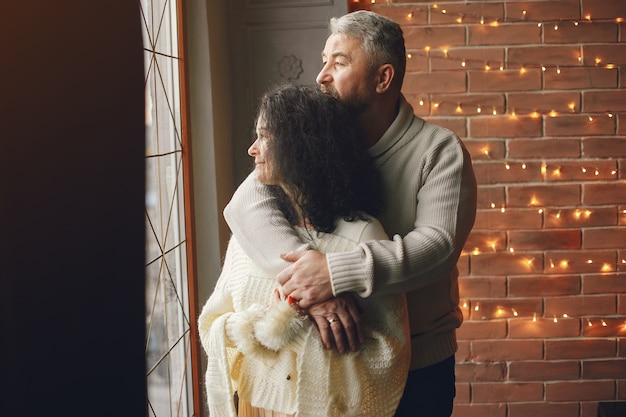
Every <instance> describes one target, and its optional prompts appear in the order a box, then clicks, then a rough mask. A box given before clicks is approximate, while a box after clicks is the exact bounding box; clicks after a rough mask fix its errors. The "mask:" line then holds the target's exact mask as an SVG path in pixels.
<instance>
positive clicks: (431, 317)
mask: <svg viewBox="0 0 626 417" xmlns="http://www.w3.org/2000/svg"><path fill="white" fill-rule="evenodd" d="M369 151H370V154H371V155H372V157H373V158H374V161H375V163H376V165H377V166H378V168H379V170H380V173H381V174H382V179H383V183H384V189H385V200H384V201H385V203H386V208H385V210H384V212H383V213H382V215H380V216H379V217H378V219H379V220H380V222H381V223H382V224H383V226H384V228H385V230H386V232H387V234H388V235H389V236H393V238H392V240H377V241H370V242H364V243H361V244H359V246H358V247H357V248H355V249H354V250H351V251H347V252H343V253H328V254H327V255H326V259H327V261H328V267H329V270H330V275H331V282H332V285H333V291H334V293H335V294H339V293H342V292H349V291H353V292H356V293H358V294H360V295H361V296H362V297H368V296H369V295H370V294H373V295H379V294H389V293H398V292H406V294H407V303H408V311H409V322H410V326H411V335H412V338H411V347H412V356H411V369H418V368H423V367H426V366H429V365H432V364H435V363H438V362H440V361H442V360H444V359H446V358H448V357H450V356H451V355H453V354H454V352H455V351H456V347H457V346H456V336H455V329H456V328H457V327H459V326H460V325H461V322H462V314H461V311H460V309H459V307H458V303H459V294H458V280H457V279H458V272H457V269H456V262H457V260H458V258H459V255H460V253H461V250H462V249H463V245H464V244H465V241H466V240H467V237H468V235H469V232H470V231H471V229H472V226H473V224H474V218H475V215H476V179H475V177H474V172H473V169H472V163H471V160H470V156H469V153H468V152H467V150H466V149H465V147H464V146H463V144H462V143H461V141H460V139H459V138H458V137H457V136H456V135H454V133H452V132H450V131H449V130H447V129H444V128H442V127H440V126H437V125H435V124H432V123H428V122H426V121H424V120H423V119H420V118H419V117H416V116H415V115H414V114H413V109H412V107H411V106H410V105H409V104H408V103H407V101H406V100H405V99H404V97H402V98H401V101H400V110H399V113H398V115H397V117H396V119H395V120H394V122H393V123H392V125H391V126H390V127H389V129H387V131H386V132H385V134H384V135H383V136H382V137H381V138H380V140H379V141H378V142H377V143H376V144H375V145H374V146H372V147H371V148H370V149H369ZM224 217H225V218H226V220H227V222H228V225H229V226H230V228H231V230H232V231H233V234H234V235H235V236H237V238H238V239H239V241H240V242H241V245H242V247H243V248H244V250H245V251H246V253H248V254H249V255H250V256H251V257H252V258H253V259H254V260H255V261H256V262H257V263H258V264H259V265H261V266H262V267H263V268H264V269H265V270H267V271H270V272H272V273H277V272H279V271H281V270H282V269H283V268H285V267H286V266H288V264H287V263H285V262H284V261H282V260H281V259H280V257H279V255H280V253H286V252H289V251H291V250H296V249H302V248H304V247H306V243H303V242H302V241H301V240H300V239H298V235H297V234H295V233H294V232H293V230H292V229H291V227H290V226H289V223H288V222H287V221H286V220H284V219H281V218H280V211H279V210H278V208H277V205H276V202H275V201H274V200H273V199H272V197H271V195H269V193H268V192H267V190H266V189H265V188H264V187H263V186H262V185H260V184H259V183H258V182H257V181H256V180H255V178H254V176H253V175H250V176H249V177H248V178H247V179H246V180H245V181H244V182H243V183H242V184H241V185H240V186H239V188H238V189H237V191H236V192H235V194H234V195H233V198H232V199H231V201H230V203H229V204H228V206H227V207H226V209H225V210H224ZM253 229H255V230H258V231H259V233H251V232H250V231H251V230H253Z"/></svg>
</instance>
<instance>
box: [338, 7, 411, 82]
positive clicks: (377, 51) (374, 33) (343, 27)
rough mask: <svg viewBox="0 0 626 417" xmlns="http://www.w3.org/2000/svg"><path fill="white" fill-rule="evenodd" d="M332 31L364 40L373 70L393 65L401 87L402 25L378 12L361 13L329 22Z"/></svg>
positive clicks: (364, 49) (402, 72)
mask: <svg viewBox="0 0 626 417" xmlns="http://www.w3.org/2000/svg"><path fill="white" fill-rule="evenodd" d="M330 32H331V33H332V34H342V35H346V36H349V37H351V38H355V39H359V40H361V41H362V45H361V48H362V49H363V52H365V55H366V56H367V60H368V64H369V66H370V69H371V70H375V69H377V68H379V67H380V66H381V65H383V64H391V65H392V66H393V68H394V69H395V82H397V83H399V84H398V87H402V80H403V79H404V72H405V71H406V49H405V46H404V37H403V35H402V28H401V27H400V25H399V24H397V23H396V22H394V21H393V20H391V19H389V18H386V17H384V16H381V15H379V14H377V13H374V12H370V11H365V10H359V11H356V12H353V13H348V14H346V15H343V16H341V17H333V18H332V19H330Z"/></svg>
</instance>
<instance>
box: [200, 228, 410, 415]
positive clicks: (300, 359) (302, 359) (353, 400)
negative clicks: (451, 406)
mask: <svg viewBox="0 0 626 417" xmlns="http://www.w3.org/2000/svg"><path fill="white" fill-rule="evenodd" d="M298 230H299V232H300V233H301V234H300V237H299V239H302V240H303V241H304V240H306V239H310V238H311V235H309V234H307V233H305V232H304V231H303V230H302V229H298ZM385 236H386V235H385V234H384V231H383V230H382V227H381V226H380V223H378V222H377V221H372V222H370V223H367V222H365V221H357V222H351V223H347V222H344V221H340V223H339V226H338V228H337V230H336V232H335V233H334V234H324V235H322V236H321V237H318V236H317V235H316V234H315V233H313V234H312V237H313V240H309V241H308V244H309V245H311V246H312V247H314V248H316V249H317V250H320V251H321V252H327V251H329V250H332V251H345V250H349V249H352V248H354V247H355V246H356V245H357V243H358V242H359V241H360V240H361V239H373V238H376V239H383V238H385ZM275 288H276V282H275V280H274V278H272V276H270V275H268V274H266V273H265V272H263V271H262V270H261V269H260V268H259V267H257V266H256V264H255V263H254V262H252V260H251V259H250V258H249V257H248V256H247V255H246V254H245V252H244V251H243V250H242V248H241V246H240V245H239V243H238V241H237V239H236V238H235V237H234V236H233V237H232V238H231V241H230V243H229V246H228V250H227V254H226V258H225V261H224V267H223V270H222V274H221V276H220V278H219V280H218V283H217V285H216V287H215V290H214V292H213V294H212V295H211V297H210V298H209V300H208V301H207V303H206V304H205V306H204V308H203V310H202V313H201V315H200V317H199V320H198V321H199V331H200V340H201V341H202V345H203V347H204V348H205V351H206V353H207V355H208V358H209V367H208V368H207V372H206V389H207V399H208V403H209V404H208V405H209V410H210V413H211V416H212V417H220V416H227V417H234V416H235V414H234V412H235V411H234V407H233V406H232V398H233V394H234V391H235V390H237V391H238V394H239V396H240V398H241V399H243V400H245V401H247V402H249V403H250V404H252V405H253V406H255V407H259V408H265V409H271V410H275V411H279V412H283V413H296V415H297V416H298V417H308V416H311V417H343V416H367V417H384V416H393V414H394V411H395V409H396V407H397V405H398V403H399V401H400V398H401V396H402V392H403V389H404V381H405V379H406V374H407V372H408V366H409V359H410V351H409V349H408V346H409V342H408V337H409V333H408V321H407V311H406V300H405V297H404V295H383V296H379V297H371V298H368V299H364V300H359V302H360V304H361V307H362V308H363V310H364V321H365V323H367V329H366V330H367V334H366V342H365V344H364V345H363V346H362V348H361V349H360V350H359V351H358V352H356V353H347V354H343V355H340V354H338V353H336V352H335V351H334V350H332V351H331V350H326V349H324V347H323V345H322V343H321V338H320V336H319V332H318V331H317V329H316V328H315V326H314V324H313V323H312V322H311V321H310V320H304V321H303V322H302V326H300V327H298V326H295V327H292V329H293V328H296V329H299V330H298V331H297V333H295V334H294V336H293V338H291V339H290V340H288V341H285V342H284V346H283V347H282V348H281V349H280V350H278V351H274V350H272V349H268V348H266V347H265V346H264V345H263V344H262V343H261V342H260V341H259V340H258V339H257V338H256V337H255V326H256V328H257V329H258V328H259V326H258V324H259V322H262V321H263V320H268V317H271V316H273V315H274V310H275V309H277V308H282V307H283V305H282V304H281V303H282V302H277V301H276V299H275V296H274V293H273V291H274V289H275ZM280 314H283V313H280V312H279V313H276V315H280ZM283 322H284V320H277V323H283ZM276 343H282V342H281V341H280V339H279V340H278V341H277V342H276ZM272 345H273V344H272Z"/></svg>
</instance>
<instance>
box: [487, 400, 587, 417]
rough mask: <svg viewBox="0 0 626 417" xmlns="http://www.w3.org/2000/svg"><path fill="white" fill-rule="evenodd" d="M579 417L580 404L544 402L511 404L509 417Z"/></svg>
mask: <svg viewBox="0 0 626 417" xmlns="http://www.w3.org/2000/svg"><path fill="white" fill-rule="evenodd" d="M485 415H487V414H485ZM578 415H579V405H578V402H569V403H563V402H559V403H547V402H545V401H542V402H539V403H537V402H535V403H511V404H509V414H508V417H529V416H532V417H573V416H578ZM594 417H595V416H594Z"/></svg>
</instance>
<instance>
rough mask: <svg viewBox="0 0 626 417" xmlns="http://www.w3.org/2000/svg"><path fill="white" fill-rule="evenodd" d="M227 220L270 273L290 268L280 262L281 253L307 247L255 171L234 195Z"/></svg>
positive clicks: (259, 262) (245, 248)
mask: <svg viewBox="0 0 626 417" xmlns="http://www.w3.org/2000/svg"><path fill="white" fill-rule="evenodd" d="M224 218H225V219H226V222H227V223H228V226H229V227H230V229H231V230H232V232H233V234H234V235H235V236H236V237H237V240H238V241H239V244H240V245H241V247H242V248H243V250H244V251H245V252H246V253H247V254H248V256H249V257H250V258H252V260H253V261H254V262H255V263H256V264H257V265H259V266H260V267H261V268H262V269H263V270H265V271H266V272H269V273H271V274H274V275H276V274H278V273H279V272H280V271H281V270H283V269H284V268H285V267H287V266H288V265H289V262H286V261H284V260H282V259H281V257H280V255H281V254H282V253H288V252H295V251H303V250H306V249H307V248H308V246H307V245H306V244H304V243H303V242H302V241H301V240H300V238H299V237H298V235H297V234H296V233H295V231H294V230H293V228H292V227H291V225H290V224H289V222H288V221H287V220H286V219H285V216H284V215H283V213H282V212H281V211H280V209H279V208H278V205H277V203H276V200H275V199H274V198H273V197H272V196H271V195H270V193H269V191H268V190H267V188H266V187H265V186H264V185H263V184H261V183H259V182H258V181H257V180H256V176H255V174H254V172H252V173H251V174H250V175H248V177H247V178H246V179H245V180H244V181H243V182H242V183H241V185H240V186H239V188H237V190H236V191H235V193H234V194H233V197H232V199H231V200H230V202H229V203H228V205H227V206H226V208H225V209H224Z"/></svg>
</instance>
